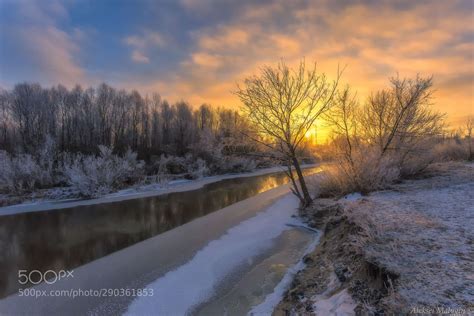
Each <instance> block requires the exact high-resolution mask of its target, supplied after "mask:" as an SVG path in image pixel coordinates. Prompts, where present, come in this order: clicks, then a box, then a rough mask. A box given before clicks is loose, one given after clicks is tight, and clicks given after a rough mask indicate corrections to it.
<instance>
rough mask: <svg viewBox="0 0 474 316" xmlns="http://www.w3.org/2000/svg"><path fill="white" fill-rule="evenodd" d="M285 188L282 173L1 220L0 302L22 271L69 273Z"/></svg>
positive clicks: (312, 170) (313, 170) (13, 289)
mask: <svg viewBox="0 0 474 316" xmlns="http://www.w3.org/2000/svg"><path fill="white" fill-rule="evenodd" d="M316 170H317V168H311V169H306V170H305V173H307V174H310V173H313V172H315V171H316ZM287 182H288V180H287V178H286V176H285V174H284V173H282V172H280V173H273V174H266V175H260V176H254V177H242V178H235V179H226V180H222V181H218V182H214V183H210V184H207V185H205V186H203V187H202V188H200V189H197V190H192V191H185V192H176V193H168V194H164V195H158V196H154V197H146V198H138V199H131V200H125V201H119V202H111V203H104V204H94V205H82V206H77V207H71V208H66V209H59V210H51V211H42V212H32V213H22V214H14V215H5V216H0V297H4V296H7V295H8V294H11V293H13V292H15V291H17V290H18V286H19V283H18V270H20V269H24V270H28V271H31V270H39V271H47V270H53V271H59V270H63V269H73V268H75V267H78V266H81V265H83V264H85V263H88V262H90V261H93V260H95V259H97V258H100V257H103V256H105V255H108V254H110V253H113V252H115V251H117V250H120V249H123V248H125V247H128V246H131V245H133V244H135V243H138V242H140V241H142V240H145V239H148V238H151V237H153V236H155V235H158V234H160V233H163V232H165V231H168V230H170V229H173V228H175V227H177V226H180V225H183V224H185V223H187V222H189V221H192V220H193V219H196V218H199V217H202V216H204V215H206V214H209V213H212V212H215V211H217V210H219V209H222V208H224V207H226V206H228V205H231V204H234V203H237V202H239V201H241V200H244V199H246V198H249V197H251V196H254V195H257V194H259V193H261V192H264V191H267V190H270V189H272V188H275V187H277V186H280V185H282V184H284V183H287ZM210 229H212V228H210Z"/></svg>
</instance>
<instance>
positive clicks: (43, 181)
mask: <svg viewBox="0 0 474 316" xmlns="http://www.w3.org/2000/svg"><path fill="white" fill-rule="evenodd" d="M54 161H55V158H54V142H53V141H52V139H51V138H50V137H47V139H46V141H45V143H44V145H43V147H42V149H41V150H40V152H39V153H38V157H37V159H35V158H34V157H33V156H32V155H30V154H17V155H12V154H9V153H7V152H6V151H3V150H2V151H0V191H2V192H6V193H15V194H22V193H25V192H29V191H32V190H34V189H38V188H45V187H50V186H52V185H54V184H55V183H56V182H57V173H58V172H57V170H55V168H54Z"/></svg>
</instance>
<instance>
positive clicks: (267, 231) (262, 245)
mask: <svg viewBox="0 0 474 316" xmlns="http://www.w3.org/2000/svg"><path fill="white" fill-rule="evenodd" d="M297 206H298V201H297V199H296V197H294V196H293V195H292V194H287V195H285V196H284V197H283V198H281V199H279V200H277V201H276V202H275V203H274V204H272V205H271V206H269V207H268V208H267V209H266V210H264V211H263V212H261V213H258V214H257V215H256V216H255V217H252V218H250V219H247V220H245V221H243V222H241V223H240V224H238V225H237V226H234V227H233V228H231V229H229V230H228V231H227V232H226V233H225V234H224V235H223V236H222V237H220V238H219V239H217V240H213V241H211V242H210V243H209V244H207V245H206V246H205V247H204V248H203V249H201V250H200V251H198V252H197V253H196V255H195V256H194V257H193V258H192V259H191V260H190V261H189V262H187V263H186V264H184V265H182V266H180V267H178V268H177V269H175V270H173V271H170V272H168V273H167V274H165V275H164V276H163V277H161V278H159V279H157V280H155V281H154V282H152V283H151V284H149V285H148V286H147V289H153V296H152V297H138V298H136V299H135V300H134V301H133V302H132V303H131V305H130V306H129V308H128V311H127V314H129V315H146V314H155V315H184V314H186V313H187V312H189V311H190V310H191V309H192V308H193V307H194V306H197V305H198V304H200V303H202V302H205V301H206V300H208V299H210V298H211V297H212V296H213V295H214V294H215V289H216V288H217V286H218V285H219V284H220V283H221V282H222V281H223V280H224V278H225V277H226V276H228V275H229V274H231V273H232V272H233V271H235V270H236V269H237V268H238V267H239V266H241V265H243V264H246V263H248V262H249V261H250V262H251V260H252V258H254V257H256V256H257V255H259V254H260V253H262V252H264V251H266V250H268V249H270V248H271V247H272V245H273V242H274V239H275V238H276V237H278V236H279V235H280V234H281V233H282V232H283V231H285V230H287V229H291V227H290V226H288V225H287V224H288V223H293V224H297V223H298V220H297V219H294V218H293V217H292V215H294V214H296V208H297Z"/></svg>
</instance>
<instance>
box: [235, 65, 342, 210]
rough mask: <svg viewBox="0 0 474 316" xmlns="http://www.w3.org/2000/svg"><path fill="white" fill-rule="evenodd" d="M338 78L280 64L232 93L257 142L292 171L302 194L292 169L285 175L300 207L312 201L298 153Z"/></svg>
mask: <svg viewBox="0 0 474 316" xmlns="http://www.w3.org/2000/svg"><path fill="white" fill-rule="evenodd" d="M340 74H341V72H340V71H338V73H337V76H336V79H335V80H334V81H330V80H328V79H327V77H326V75H325V74H319V73H318V72H317V70H316V64H314V66H313V67H312V68H310V69H307V68H306V65H305V62H304V61H301V62H300V64H299V67H298V68H296V69H294V70H292V69H290V68H289V67H288V66H287V65H286V64H285V63H284V62H280V63H279V64H278V66H277V67H275V68H274V67H270V66H266V67H263V68H262V70H261V74H260V75H259V76H253V77H249V78H247V79H245V81H244V86H243V87H241V86H238V88H237V91H236V92H235V93H236V95H237V96H238V97H239V98H240V100H241V101H242V103H243V104H244V107H243V112H244V113H245V115H246V117H247V118H248V119H249V121H250V122H251V124H252V125H253V127H254V129H255V131H256V133H257V135H258V136H257V137H256V140H257V141H259V142H261V143H263V144H264V145H265V146H267V147H269V148H271V149H272V150H274V151H276V152H278V153H280V154H281V155H282V158H283V159H284V161H286V162H287V164H288V165H289V166H290V165H292V166H293V167H294V168H295V170H296V173H297V176H298V182H299V185H300V189H301V192H300V190H299V188H298V186H297V185H296V181H294V177H293V175H292V171H291V168H288V170H289V172H288V175H289V176H290V178H291V180H292V183H293V193H294V194H295V195H296V196H298V198H299V199H300V201H301V203H302V204H303V206H307V205H309V204H311V202H312V199H311V197H310V194H309V192H308V188H307V186H306V183H305V180H304V177H303V173H302V171H301V168H300V164H299V161H298V156H297V152H298V150H299V149H300V146H301V145H302V142H303V140H304V137H305V134H306V133H307V132H308V131H310V130H311V128H314V127H313V126H314V124H315V122H316V119H317V118H318V117H320V116H321V115H322V114H323V113H325V112H326V111H327V110H328V109H329V108H330V106H331V104H332V101H333V98H334V95H335V92H336V89H337V85H338V82H339V78H340Z"/></svg>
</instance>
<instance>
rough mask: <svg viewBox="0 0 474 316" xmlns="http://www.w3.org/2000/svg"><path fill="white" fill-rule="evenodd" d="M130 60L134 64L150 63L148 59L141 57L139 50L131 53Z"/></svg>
mask: <svg viewBox="0 0 474 316" xmlns="http://www.w3.org/2000/svg"><path fill="white" fill-rule="evenodd" d="M132 60H133V61H134V62H136V63H145V64H148V63H149V62H150V58H148V57H147V56H145V55H143V53H141V52H140V51H139V50H133V51H132Z"/></svg>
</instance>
